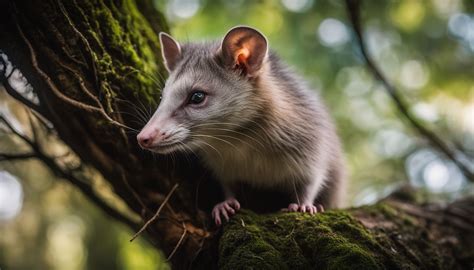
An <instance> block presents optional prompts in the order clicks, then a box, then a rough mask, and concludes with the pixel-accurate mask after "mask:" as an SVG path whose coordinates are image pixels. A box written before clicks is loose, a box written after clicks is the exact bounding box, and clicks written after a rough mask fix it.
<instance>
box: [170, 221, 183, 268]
mask: <svg viewBox="0 0 474 270" xmlns="http://www.w3.org/2000/svg"><path fill="white" fill-rule="evenodd" d="M187 232H188V230H187V229H186V225H185V224H184V222H183V234H181V237H180V238H179V240H178V243H176V246H175V247H174V248H173V251H171V253H170V255H168V258H166V260H167V261H169V260H171V258H173V256H174V254H175V253H176V251H178V248H179V247H180V246H181V243H182V242H183V240H184V237H186V233H187Z"/></svg>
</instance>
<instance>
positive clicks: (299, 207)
mask: <svg viewBox="0 0 474 270" xmlns="http://www.w3.org/2000/svg"><path fill="white" fill-rule="evenodd" d="M282 211H284V212H301V213H309V214H311V215H314V214H316V213H322V212H324V207H323V206H322V205H321V204H315V205H314V204H297V203H290V204H289V205H288V208H283V209H282Z"/></svg>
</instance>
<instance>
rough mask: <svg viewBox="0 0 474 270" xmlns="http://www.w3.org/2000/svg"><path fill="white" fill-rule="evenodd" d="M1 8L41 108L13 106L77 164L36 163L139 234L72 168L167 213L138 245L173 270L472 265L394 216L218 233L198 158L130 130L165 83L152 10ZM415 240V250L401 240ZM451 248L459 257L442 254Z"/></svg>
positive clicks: (297, 218)
mask: <svg viewBox="0 0 474 270" xmlns="http://www.w3.org/2000/svg"><path fill="white" fill-rule="evenodd" d="M0 10H1V12H2V16H0V31H1V38H0V50H2V52H4V53H5V54H6V55H7V56H8V58H9V60H10V61H11V62H12V64H13V65H15V66H16V67H18V68H19V70H21V71H22V73H23V74H24V75H25V77H26V78H27V79H28V81H29V82H30V83H31V85H32V86H33V88H34V91H35V93H36V94H37V96H38V99H39V105H34V104H30V103H29V102H28V101H25V100H24V99H22V98H21V97H19V96H18V95H15V94H14V93H13V97H15V98H17V99H18V100H19V101H20V102H22V103H23V104H25V105H27V106H29V107H31V108H32V109H33V110H36V111H37V112H38V113H39V114H41V115H42V117H44V118H46V119H47V120H48V121H50V122H51V123H52V124H53V125H54V129H55V131H56V132H57V135H58V137H59V138H60V139H61V140H62V141H63V142H64V143H65V144H66V145H67V146H68V147H69V148H70V149H71V150H72V151H73V152H74V154H75V155H77V157H79V159H80V160H81V163H82V166H79V167H78V168H79V169H75V170H68V169H67V168H65V167H64V166H60V164H61V162H60V161H59V160H57V159H56V158H53V157H49V156H47V155H46V154H45V152H44V151H42V149H40V148H41V147H37V145H36V144H33V146H32V148H33V149H32V150H34V151H35V153H36V154H35V155H33V157H37V158H39V159H41V160H43V162H44V163H45V165H47V166H48V167H49V168H51V169H52V170H53V171H54V172H55V173H56V174H57V175H58V176H59V177H61V178H64V179H66V180H69V181H71V182H72V183H73V184H74V185H76V186H77V187H78V188H79V189H80V190H81V191H82V192H83V193H84V194H85V195H86V196H88V197H89V198H91V199H92V201H93V202H94V203H96V204H97V205H98V206H99V207H101V208H102V209H104V210H105V211H106V212H107V213H109V214H110V215H111V216H112V217H114V218H116V219H118V220H120V221H121V222H125V223H126V224H128V225H129V226H131V227H132V228H133V229H135V230H137V229H139V228H140V227H141V226H140V225H141V224H138V223H136V222H134V221H133V219H129V218H128V217H127V216H126V215H124V214H123V213H121V212H120V211H118V210H116V209H114V208H113V207H112V206H110V205H108V204H107V203H105V202H104V201H103V200H102V199H101V198H100V196H98V195H97V194H96V191H95V190H94V189H93V188H92V187H91V183H90V182H89V181H87V179H83V178H81V176H82V174H81V173H80V168H83V167H91V168H93V169H94V170H96V171H97V173H99V174H101V175H102V176H103V178H104V179H106V181H107V182H108V183H110V185H111V186H112V187H113V189H114V192H115V193H116V194H117V196H118V197H120V198H121V199H122V200H123V201H124V202H125V203H126V204H127V206H128V207H129V208H130V209H131V210H132V211H133V212H135V213H137V214H138V215H139V216H141V217H142V219H143V221H147V220H149V219H150V218H151V217H152V216H153V215H154V213H155V211H156V210H157V209H158V207H159V206H160V205H162V204H166V205H165V207H163V208H162V209H161V210H160V214H159V217H158V218H157V219H156V220H155V221H154V222H153V223H151V225H150V226H148V227H147V234H146V237H148V239H150V240H151V242H153V243H155V244H156V245H157V247H158V248H160V249H162V250H163V251H164V252H165V254H172V256H171V263H172V264H173V266H174V267H175V268H177V269H181V268H189V267H190V266H192V267H196V268H202V269H210V268H215V267H217V266H220V267H222V268H227V269H235V268H246V267H254V268H256V269H257V268H258V269H263V268H265V267H273V268H275V267H276V268H278V269H280V268H290V267H293V268H312V267H315V266H320V267H323V268H324V267H326V268H331V267H332V268H339V267H340V266H341V265H342V266H344V267H351V266H361V265H364V266H367V267H369V266H371V267H373V268H384V267H385V268H391V267H393V268H397V267H398V268H403V267H405V266H411V267H425V268H430V269H431V268H436V267H438V268H442V267H444V266H456V267H466V266H468V267H472V266H473V265H472V250H474V249H473V246H472V244H473V241H471V242H470V243H469V242H466V241H465V240H466V239H469V238H465V239H463V238H462V237H459V236H460V235H461V233H464V232H465V233H466V235H467V236H469V237H472V235H473V234H472V230H469V226H467V227H466V226H464V228H462V227H459V226H454V225H450V224H448V225H446V224H440V223H436V224H438V225H436V226H435V227H433V228H435V229H433V228H426V227H425V224H426V223H423V222H425V221H426V220H429V219H428V218H427V217H417V218H414V217H412V216H409V215H407V214H405V212H404V210H394V208H391V207H381V206H375V207H372V208H361V209H352V210H349V211H343V212H328V213H326V214H322V215H320V216H317V217H307V216H304V215H298V214H285V215H283V214H274V215H264V216H256V215H255V214H253V213H251V212H247V211H243V212H242V213H240V214H239V215H237V216H236V217H235V218H233V219H232V221H231V222H230V223H229V224H228V225H226V226H225V227H224V230H223V231H218V230H217V231H216V230H215V229H213V228H212V226H211V223H210V219H209V215H208V209H209V207H210V206H211V205H212V204H213V203H215V202H217V201H218V200H219V199H220V198H219V196H220V193H219V189H218V188H217V186H216V184H215V183H214V182H213V181H212V180H211V179H209V174H208V173H207V172H206V171H205V170H204V169H203V168H201V167H200V166H199V165H198V162H197V161H196V159H195V157H190V156H186V157H184V156H176V157H174V158H173V159H170V158H169V157H161V156H157V157H153V156H151V155H149V154H147V153H144V152H143V151H141V150H140V149H139V147H138V146H137V144H136V140H135V135H136V133H135V132H133V131H131V129H135V130H138V129H140V128H141V125H142V124H143V123H137V122H136V119H137V115H139V114H141V113H144V112H140V111H138V112H135V111H134V110H135V109H134V107H142V106H143V105H146V106H145V107H147V108H155V107H156V106H157V101H158V100H159V95H160V93H159V91H160V85H161V84H162V83H163V81H164V80H163V78H164V77H165V76H166V73H165V69H164V68H163V66H162V64H161V63H162V61H161V54H160V45H159V42H158V33H159V32H160V31H167V30H168V28H167V25H166V21H165V20H164V17H163V15H162V14H160V13H159V12H158V11H156V10H155V9H154V7H153V5H152V3H151V1H148V0H136V1H134V0H114V1H112V0H90V1H77V0H71V1H64V0H41V1H39V0H34V1H26V0H20V1H18V0H15V1H13V0H11V1H3V0H0ZM7 77H8V76H7V74H4V75H3V83H4V84H5V87H6V88H7V90H8V89H10V88H9V86H8V81H7V79H8V78H7ZM10 90H11V89H10ZM10 92H12V91H10ZM134 104H135V105H134ZM131 114H135V116H134V115H131ZM129 128H131V129H129ZM78 171H79V172H78ZM176 184H179V186H178V187H177V188H176V189H175V190H174V188H175V187H176V186H175V185H176ZM167 195H170V196H169V200H168V199H167ZM198 195H199V196H198ZM407 205H410V207H412V210H413V209H423V208H419V207H418V206H414V205H412V204H407ZM464 210H465V209H464ZM420 211H422V210H420ZM439 211H440V212H439V213H441V212H442V211H444V210H439ZM465 211H472V210H465ZM412 214H413V213H412ZM471 229H472V228H471ZM433 233H434V234H433ZM221 236H222V237H221ZM398 236H400V237H401V238H400V239H398V238H397V237H398ZM415 236H416V238H415V239H414V240H416V241H414V242H413V245H412V244H410V243H409V242H408V241H405V239H410V238H411V237H415ZM445 236H446V237H448V238H446V237H445ZM220 237H221V240H220V242H218V240H219V238H220ZM433 237H434V238H433ZM432 238H433V239H434V240H435V242H432V243H431V242H429V241H430V239H432ZM397 239H398V240H397ZM470 239H472V238H470ZM418 240H420V241H418ZM436 241H438V242H439V241H444V242H443V243H442V244H441V243H438V242H436ZM456 246H459V247H461V248H460V249H459V250H461V251H464V253H456V254H457V255H459V256H444V255H446V254H448V255H449V254H451V253H452V254H454V253H453V252H454V251H455V250H456V249H455V248H454V247H456ZM466 250H470V251H471V252H470V253H469V252H465V251H466ZM446 252H447V253H446ZM433 254H434V255H436V257H433V256H434V255H433ZM460 254H462V255H460ZM217 255H218V256H217ZM428 255H429V256H430V257H427V256H428ZM431 255H433V256H431Z"/></svg>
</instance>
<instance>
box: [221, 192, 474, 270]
mask: <svg viewBox="0 0 474 270" xmlns="http://www.w3.org/2000/svg"><path fill="white" fill-rule="evenodd" d="M473 205H474V198H471V199H469V200H465V201H462V202H457V203H454V204H452V205H450V206H448V207H439V206H435V205H425V206H417V205H415V204H412V203H408V202H400V201H393V200H390V201H386V202H381V203H379V204H377V205H374V206H367V207H362V208H357V209H349V210H343V211H328V212H326V213H323V214H319V215H315V216H310V215H308V214H306V215H303V214H299V213H291V214H271V215H256V214H254V213H252V212H249V211H243V212H241V213H239V214H238V215H236V216H235V217H234V218H233V219H232V220H231V221H230V222H229V223H228V224H227V225H226V227H225V229H224V233H223V235H222V237H221V240H220V244H219V268H220V269H472V267H474V223H472V221H470V222H469V220H466V217H462V218H460V217H459V216H456V215H455V214H453V212H454V213H455V212H460V211H470V213H474V212H473V210H474V207H473ZM454 209H456V210H454ZM468 213H469V212H468Z"/></svg>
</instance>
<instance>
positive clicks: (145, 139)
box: [137, 130, 157, 148]
mask: <svg viewBox="0 0 474 270" xmlns="http://www.w3.org/2000/svg"><path fill="white" fill-rule="evenodd" d="M156 133H157V132H156V130H154V131H151V132H148V131H146V130H142V132H140V134H138V136H137V141H138V144H140V146H141V147H143V148H147V147H150V146H151V145H152V144H153V139H154V138H155V136H156Z"/></svg>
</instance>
